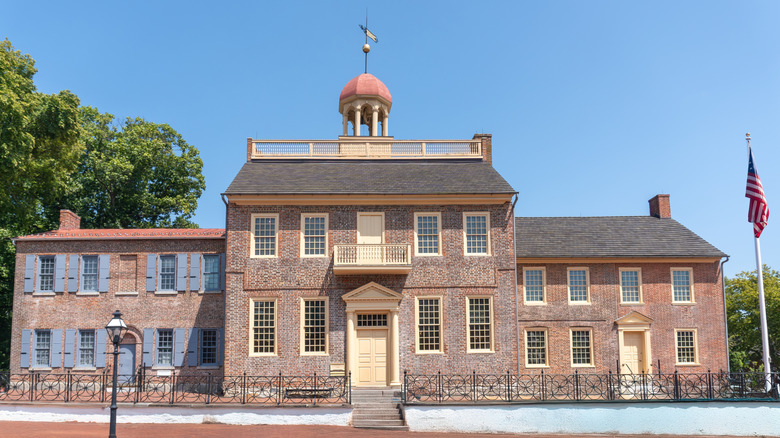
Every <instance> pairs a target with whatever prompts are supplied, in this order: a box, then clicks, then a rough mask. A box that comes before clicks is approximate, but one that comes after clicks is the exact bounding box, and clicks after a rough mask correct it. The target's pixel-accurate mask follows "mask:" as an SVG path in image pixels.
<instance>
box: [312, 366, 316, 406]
mask: <svg viewBox="0 0 780 438" xmlns="http://www.w3.org/2000/svg"><path fill="white" fill-rule="evenodd" d="M311 397H312V399H313V400H314V406H317V372H316V371H315V372H314V393H313V394H312V395H311Z"/></svg>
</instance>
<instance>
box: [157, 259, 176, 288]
mask: <svg viewBox="0 0 780 438" xmlns="http://www.w3.org/2000/svg"><path fill="white" fill-rule="evenodd" d="M157 259H158V261H157V263H158V264H157V290H156V291H155V293H158V294H162V295H165V294H171V295H172V294H177V293H179V291H178V290H177V289H176V286H177V282H178V276H179V275H178V274H179V273H178V269H177V268H178V255H176V254H159V255H158V256H157ZM163 259H173V274H171V273H166V274H165V275H173V287H172V288H170V289H163Z"/></svg>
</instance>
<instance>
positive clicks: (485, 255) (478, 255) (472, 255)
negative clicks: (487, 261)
mask: <svg viewBox="0 0 780 438" xmlns="http://www.w3.org/2000/svg"><path fill="white" fill-rule="evenodd" d="M463 255H464V256H466V257H490V254H463Z"/></svg>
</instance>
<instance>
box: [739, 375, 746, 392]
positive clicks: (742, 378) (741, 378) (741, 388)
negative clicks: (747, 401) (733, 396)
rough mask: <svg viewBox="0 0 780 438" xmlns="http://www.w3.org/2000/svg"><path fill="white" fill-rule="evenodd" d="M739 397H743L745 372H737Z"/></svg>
mask: <svg viewBox="0 0 780 438" xmlns="http://www.w3.org/2000/svg"><path fill="white" fill-rule="evenodd" d="M739 397H740V398H745V373H739Z"/></svg>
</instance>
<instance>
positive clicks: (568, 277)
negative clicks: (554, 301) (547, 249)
mask: <svg viewBox="0 0 780 438" xmlns="http://www.w3.org/2000/svg"><path fill="white" fill-rule="evenodd" d="M571 271H585V301H579V300H577V301H572V299H571ZM590 298H591V297H590V269H589V268H587V267H583V266H573V267H568V268H566V299H567V300H568V301H569V304H570V305H573V306H587V305H589V304H590V303H591V301H590Z"/></svg>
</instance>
